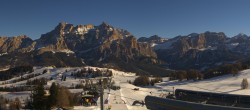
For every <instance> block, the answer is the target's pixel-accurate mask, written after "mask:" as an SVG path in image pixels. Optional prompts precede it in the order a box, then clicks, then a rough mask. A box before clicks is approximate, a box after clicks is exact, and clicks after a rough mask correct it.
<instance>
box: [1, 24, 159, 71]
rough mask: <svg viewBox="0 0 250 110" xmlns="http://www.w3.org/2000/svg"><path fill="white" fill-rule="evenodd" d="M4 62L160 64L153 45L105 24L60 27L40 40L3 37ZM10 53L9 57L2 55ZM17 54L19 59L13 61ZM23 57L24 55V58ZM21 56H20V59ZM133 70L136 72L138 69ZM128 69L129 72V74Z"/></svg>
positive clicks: (19, 63)
mask: <svg viewBox="0 0 250 110" xmlns="http://www.w3.org/2000/svg"><path fill="white" fill-rule="evenodd" d="M0 49H1V50H0V59H1V58H2V59H4V58H5V59H6V62H7V63H5V64H1V65H6V64H9V65H11V66H15V65H21V64H22V63H21V62H24V59H27V61H25V62H26V64H32V65H39V66H43V65H55V66H82V65H85V64H87V65H93V66H110V65H115V67H116V68H124V65H127V64H128V65H129V64H131V63H133V65H135V68H137V67H136V65H138V62H145V63H147V64H152V63H154V64H157V63H158V60H157V56H156V53H155V52H154V51H153V49H152V48H151V46H150V44H149V43H138V42H137V39H136V38H135V37H134V36H133V35H132V34H130V33H129V32H128V31H126V30H123V29H118V28H115V27H113V26H111V25H109V24H107V23H105V22H103V23H102V24H100V25H98V26H94V25H91V24H88V25H76V26H74V25H73V24H68V23H65V22H63V23H59V24H58V25H57V26H56V27H55V28H54V29H53V30H52V31H50V32H48V33H46V34H42V35H41V37H40V38H39V39H37V40H34V41H33V40H32V39H30V38H28V37H26V36H18V37H12V38H9V37H0ZM5 52H7V54H8V55H6V54H2V53H5ZM14 52H18V54H16V57H15V59H11V57H9V56H12V55H14ZM22 53H23V54H22ZM19 55H20V56H19ZM135 68H134V69H133V70H136V69H135ZM129 69H131V68H127V69H125V70H129Z"/></svg>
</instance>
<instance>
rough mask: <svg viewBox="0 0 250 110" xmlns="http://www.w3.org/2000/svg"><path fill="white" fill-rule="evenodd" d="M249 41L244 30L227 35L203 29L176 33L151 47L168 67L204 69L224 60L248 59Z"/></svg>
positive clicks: (238, 60) (237, 60)
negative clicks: (174, 35)
mask: <svg viewBox="0 0 250 110" xmlns="http://www.w3.org/2000/svg"><path fill="white" fill-rule="evenodd" d="M249 44H250V39H249V37H248V36H247V35H244V34H239V35H237V36H235V37H232V38H229V37H227V36H226V35H225V34H224V33H222V32H219V33H215V32H205V33H201V34H196V33H192V34H190V35H187V36H177V37H175V38H172V39H169V40H168V41H166V42H164V43H159V44H156V45H155V46H154V49H155V51H156V53H157V56H158V58H159V59H161V60H164V61H165V62H167V63H166V66H167V67H169V68H175V69H189V68H196V69H206V68H209V67H211V66H218V65H221V64H224V63H233V62H244V60H247V61H248V57H247V55H249V50H250V49H249V47H250V45H249ZM242 59H244V60H242Z"/></svg>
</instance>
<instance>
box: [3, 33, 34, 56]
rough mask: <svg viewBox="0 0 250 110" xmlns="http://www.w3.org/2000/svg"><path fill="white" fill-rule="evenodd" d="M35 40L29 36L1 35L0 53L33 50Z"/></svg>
mask: <svg viewBox="0 0 250 110" xmlns="http://www.w3.org/2000/svg"><path fill="white" fill-rule="evenodd" d="M34 44H35V42H34V41H33V40H32V39H30V38H29V37H27V36H25V35H23V36H16V37H0V53H11V52H23V53H25V52H28V51H32V49H33V48H32V47H33V46H34Z"/></svg>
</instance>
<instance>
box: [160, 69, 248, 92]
mask: <svg viewBox="0 0 250 110" xmlns="http://www.w3.org/2000/svg"><path fill="white" fill-rule="evenodd" d="M243 78H247V79H250V69H248V70H244V71H241V72H240V73H239V74H238V75H236V76H232V75H224V76H220V77H216V78H211V79H207V80H202V81H169V82H162V83H159V84H157V87H159V88H163V89H167V90H173V87H174V88H175V89H188V90H195V91H207V92H217V93H228V94H242V95H250V89H244V90H242V89H241V82H242V79H243Z"/></svg>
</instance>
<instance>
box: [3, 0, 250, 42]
mask: <svg viewBox="0 0 250 110" xmlns="http://www.w3.org/2000/svg"><path fill="white" fill-rule="evenodd" d="M249 5H250V0H40V1H38V0H1V1H0V36H15V35H20V34H25V35H28V36H29V37H31V38H32V39H37V38H39V37H40V35H41V34H44V33H46V32H49V31H51V30H52V29H53V28H54V27H55V26H56V25H57V24H58V23H59V22H61V21H65V22H68V23H72V24H74V25H77V24H94V25H99V24H100V23H101V22H103V21H105V22H107V23H109V24H111V25H113V26H115V27H119V28H123V29H127V30H128V31H129V32H131V33H132V34H133V35H135V36H136V37H142V36H145V37H148V36H151V35H155V34H157V35H159V36H162V37H168V38H172V37H175V36H177V35H187V34H190V33H193V32H196V33H202V32H205V31H213V32H225V33H226V35H227V36H229V37H231V36H234V35H237V34H238V33H241V32H242V33H245V34H247V35H250V6H249Z"/></svg>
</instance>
